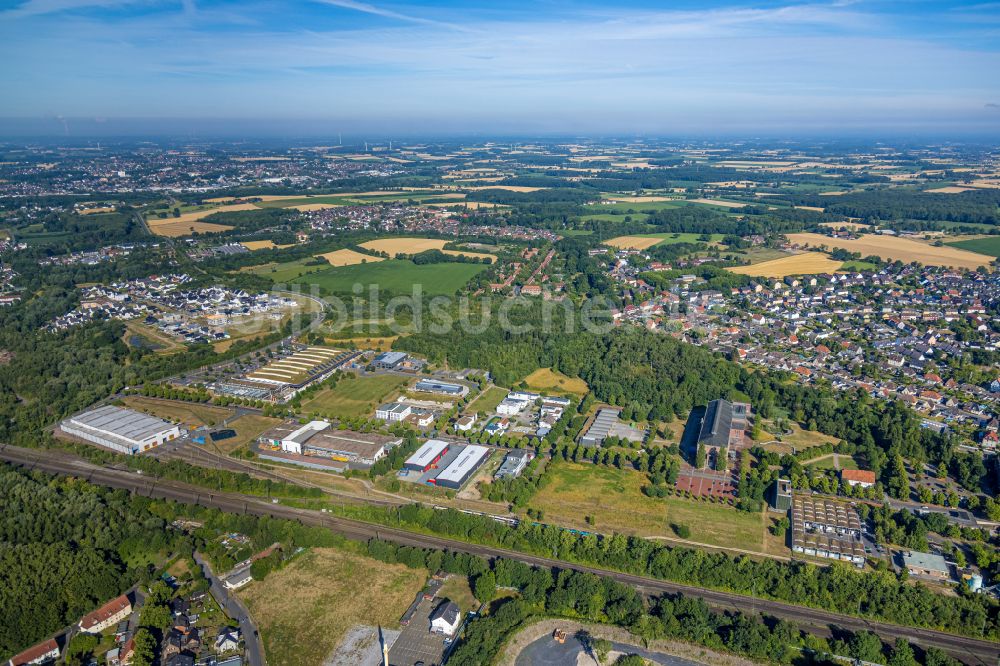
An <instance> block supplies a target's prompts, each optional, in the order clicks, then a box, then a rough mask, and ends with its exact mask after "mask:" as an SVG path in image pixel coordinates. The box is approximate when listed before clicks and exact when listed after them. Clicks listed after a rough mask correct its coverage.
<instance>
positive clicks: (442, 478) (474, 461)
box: [431, 445, 490, 489]
mask: <svg viewBox="0 0 1000 666" xmlns="http://www.w3.org/2000/svg"><path fill="white" fill-rule="evenodd" d="M489 456H490V450H489V448H487V447H485V446H477V445H471V446H467V447H465V449H463V450H462V452H461V453H459V454H458V457H457V458H455V460H453V461H452V463H451V464H450V465H448V466H447V467H445V468H444V470H443V471H442V472H441V473H440V474H438V475H437V476H436V477H434V478H433V479H431V482H432V483H433V484H434V485H436V486H443V487H445V488H455V489H458V488H461V487H462V486H463V485H464V484H465V482H466V481H468V480H469V479H470V478H471V477H472V475H473V474H475V473H476V470H478V469H479V466H480V465H482V464H483V463H484V462H486V459H487V458H489Z"/></svg>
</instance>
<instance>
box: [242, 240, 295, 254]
mask: <svg viewBox="0 0 1000 666" xmlns="http://www.w3.org/2000/svg"><path fill="white" fill-rule="evenodd" d="M240 245H242V246H243V247H245V248H246V249H248V250H250V251H251V252H252V251H254V250H270V249H272V248H276V247H277V248H285V247H291V245H275V244H274V241H271V240H259V241H240Z"/></svg>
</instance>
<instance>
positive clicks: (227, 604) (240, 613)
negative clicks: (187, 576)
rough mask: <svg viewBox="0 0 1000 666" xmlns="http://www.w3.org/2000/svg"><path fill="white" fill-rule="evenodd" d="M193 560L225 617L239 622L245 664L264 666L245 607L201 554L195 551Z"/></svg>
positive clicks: (255, 632)
mask: <svg viewBox="0 0 1000 666" xmlns="http://www.w3.org/2000/svg"><path fill="white" fill-rule="evenodd" d="M194 560H195V562H197V563H198V566H200V567H201V570H202V571H203V572H205V577H206V578H208V579H209V581H211V583H212V587H211V590H212V596H213V597H215V600H216V601H218V602H219V605H220V606H222V609H223V610H224V611H225V612H226V614H227V615H229V616H230V617H234V618H237V620H238V621H239V623H240V631H241V632H242V633H243V641H244V643H245V644H246V650H247V662H248V663H249V664H250V666H265V664H266V663H267V662H266V661H265V660H264V646H263V645H262V643H261V639H260V633H259V632H258V631H257V626H256V625H255V624H254V623H253V618H251V617H250V612H249V611H248V610H247V608H246V606H244V605H243V602H242V601H240V600H239V599H238V598H237V597H236V596H235V595H233V594H230V592H229V590H227V589H226V587H225V586H224V585H223V584H222V580H221V579H220V578H219V577H218V576H216V575H215V572H214V571H212V567H211V565H210V564H209V563H208V562H207V561H206V560H205V558H204V557H202V555H201V553H199V552H197V551H195V553H194Z"/></svg>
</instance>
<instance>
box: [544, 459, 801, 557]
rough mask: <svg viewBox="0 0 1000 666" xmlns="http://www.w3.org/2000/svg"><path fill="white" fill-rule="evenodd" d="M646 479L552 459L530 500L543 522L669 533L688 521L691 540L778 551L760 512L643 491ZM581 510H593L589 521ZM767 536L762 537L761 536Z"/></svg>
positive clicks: (644, 533)
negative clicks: (744, 510) (674, 527)
mask: <svg viewBox="0 0 1000 666" xmlns="http://www.w3.org/2000/svg"><path fill="white" fill-rule="evenodd" d="M647 483H648V480H647V478H646V475H645V474H643V473H642V472H637V471H635V470H631V469H621V470H619V469H616V468H614V467H605V466H596V465H590V464H583V463H572V462H565V461H555V462H553V463H552V464H551V465H550V466H549V469H548V470H547V471H546V472H545V477H544V479H543V482H542V484H541V487H540V488H539V490H538V492H537V493H535V496H534V498H532V500H531V502H530V503H529V504H530V506H532V507H533V508H535V509H542V510H543V511H544V512H545V522H546V523H554V524H557V525H563V526H566V527H575V528H579V529H583V530H588V529H591V530H596V531H598V532H601V533H611V532H620V533H623V534H637V535H641V536H672V535H673V532H672V531H671V529H670V525H671V523H676V524H682V525H687V526H688V527H689V528H690V529H691V537H690V538H691V540H693V541H698V542H701V543H706V544H711V545H714V546H723V547H734V548H741V549H745V550H753V551H758V552H765V549H766V551H767V552H780V550H781V549H783V545H782V544H781V541H780V539H777V538H776V537H771V536H770V535H765V529H764V518H763V515H762V514H759V513H745V512H742V511H737V510H736V509H734V508H733V507H729V506H723V505H720V504H714V503H709V502H702V501H698V500H688V499H683V498H679V497H667V498H662V499H657V498H652V497H646V496H645V495H643V494H642V486H644V485H646V484H647ZM585 516H593V517H594V519H595V525H594V526H592V527H590V526H588V525H587V524H586V522H585V521H584V517H585ZM765 536H766V540H765Z"/></svg>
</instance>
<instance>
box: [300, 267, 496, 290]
mask: <svg viewBox="0 0 1000 666" xmlns="http://www.w3.org/2000/svg"><path fill="white" fill-rule="evenodd" d="M485 269H486V265H485V264H460V263H454V264H422V265H417V264H414V263H413V262H412V261H409V260H403V259H388V260H386V261H381V262H369V263H365V264H355V265H353V266H340V267H338V268H333V267H331V268H326V269H323V270H321V271H318V272H309V273H308V275H302V276H301V277H298V278H295V279H294V280H293V281H294V282H297V283H300V284H315V285H318V286H319V288H320V289H323V290H325V291H327V292H329V293H335V294H344V293H352V289H353V287H354V285H356V284H360V285H362V286H363V287H365V288H366V289H367V288H368V287H369V286H371V285H377V286H378V288H379V289H380V290H381V291H382V292H385V293H390V294H410V293H412V292H413V287H414V285H420V287H421V289H422V291H423V293H424V294H427V295H432V296H433V295H439V294H454V293H455V292H456V291H458V290H459V289H461V288H462V287H464V286H465V285H466V284H467V283H468V282H469V280H471V279H472V278H473V277H474V276H475V275H476V274H478V273H480V272H481V271H483V270H485Z"/></svg>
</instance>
